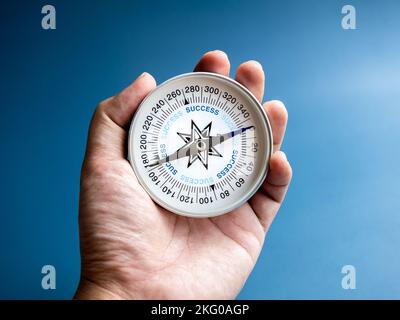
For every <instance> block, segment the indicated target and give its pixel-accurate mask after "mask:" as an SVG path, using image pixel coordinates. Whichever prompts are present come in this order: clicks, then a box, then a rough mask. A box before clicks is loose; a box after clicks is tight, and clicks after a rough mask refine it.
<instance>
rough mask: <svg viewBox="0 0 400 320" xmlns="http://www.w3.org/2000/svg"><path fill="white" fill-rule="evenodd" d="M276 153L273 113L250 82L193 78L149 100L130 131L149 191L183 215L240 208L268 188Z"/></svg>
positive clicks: (173, 82)
mask: <svg viewBox="0 0 400 320" xmlns="http://www.w3.org/2000/svg"><path fill="white" fill-rule="evenodd" d="M271 152H272V134H271V128H270V125H269V122H268V119H267V116H266V114H265V112H264V110H263V108H262V106H261V105H260V104H259V102H258V101H257V100H256V98H254V96H253V95H252V94H251V93H250V92H249V91H248V90H247V89H246V88H244V87H243V86H242V85H240V84H239V83H237V82H235V81H234V80H232V79H229V78H227V77H224V76H220V75H217V74H213V73H205V72H196V73H188V74H184V75H181V76H178V77H175V78H172V79H170V80H168V81H167V82H165V83H163V84H162V85H160V86H158V87H157V88H156V89H155V90H154V91H153V92H152V93H151V94H150V95H149V96H147V97H146V99H145V100H144V101H143V102H142V103H141V105H140V107H139V109H138V111H137V112H136V115H135V117H134V119H133V121H132V124H131V129H130V133H129V159H130V161H131V163H132V167H133V169H134V171H135V173H136V175H137V177H138V179H139V181H140V183H141V184H142V186H143V187H144V188H145V189H146V191H147V192H148V193H149V194H150V196H151V197H152V198H153V199H154V201H156V202H157V203H158V204H159V205H161V206H163V207H164V208H166V209H168V210H170V211H172V212H175V213H177V214H181V215H186V216H191V217H210V216H216V215H220V214H223V213H227V212H229V211H232V210H233V209H235V208H237V207H239V206H240V205H241V204H243V203H244V202H246V201H247V200H248V199H249V198H250V197H251V196H252V195H253V194H254V193H255V192H256V191H257V189H258V188H259V187H260V185H261V183H262V182H263V180H264V178H265V176H266V173H267V167H268V160H269V158H270V156H271Z"/></svg>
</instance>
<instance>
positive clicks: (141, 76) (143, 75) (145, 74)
mask: <svg viewBox="0 0 400 320" xmlns="http://www.w3.org/2000/svg"><path fill="white" fill-rule="evenodd" d="M147 75H148V73H147V72H143V73H142V74H141V75H140V76H139V77H137V79H140V78H143V77H145V76H147Z"/></svg>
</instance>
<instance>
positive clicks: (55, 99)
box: [0, 0, 400, 299]
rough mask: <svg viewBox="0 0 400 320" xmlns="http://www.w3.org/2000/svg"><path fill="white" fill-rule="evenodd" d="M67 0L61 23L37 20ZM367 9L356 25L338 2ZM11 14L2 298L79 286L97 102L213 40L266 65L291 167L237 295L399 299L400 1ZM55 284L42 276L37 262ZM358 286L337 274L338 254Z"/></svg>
mask: <svg viewBox="0 0 400 320" xmlns="http://www.w3.org/2000/svg"><path fill="white" fill-rule="evenodd" d="M47 3H51V4H53V5H55V6H56V9H57V30H55V31H45V30H42V29H41V18H42V15H41V7H42V6H43V5H45V4H47ZM345 4H352V5H354V6H355V7H356V9H357V30H347V31H346V30H343V29H342V28H341V18H342V14H341V8H342V6H343V5H345ZM0 15H1V20H0V21H1V28H0V37H1V38H0V39H1V60H0V67H1V68H0V70H1V86H0V90H1V102H0V104H1V126H0V137H1V149H2V152H1V155H2V156H1V158H0V164H1V168H2V170H1V192H0V194H1V211H0V212H1V219H0V298H3V299H9V298H23V299H30V298H35V299H36V298H37V299H55V298H67V299H68V298H70V297H71V296H72V295H73V293H74V290H75V288H76V285H77V282H78V278H79V259H80V258H79V239H78V224H77V215H78V210H77V208H78V192H79V173H80V172H79V171H80V165H81V161H82V158H83V154H84V149H85V143H86V141H85V140H86V134H87V128H88V124H89V121H90V118H91V115H92V112H93V110H94V108H95V106H96V104H97V103H98V102H99V101H101V100H102V99H104V98H106V97H108V96H110V95H113V94H115V93H116V92H118V91H119V90H120V89H122V88H124V87H125V86H126V85H127V84H129V83H130V81H132V80H133V79H134V78H135V77H136V76H137V75H139V74H140V73H141V72H142V71H148V72H150V73H152V74H153V75H154V76H155V77H156V78H157V80H158V81H159V82H162V81H164V80H166V79H168V78H170V77H172V76H175V75H177V74H180V73H184V72H188V71H190V70H191V69H192V68H193V66H194V64H195V63H196V61H197V60H198V59H199V57H200V56H201V55H202V54H203V53H204V52H205V51H207V50H212V49H222V50H224V51H226V52H227V53H228V55H229V57H230V59H231V62H232V66H233V67H234V68H235V67H236V66H237V65H238V64H239V63H240V62H242V61H244V60H247V59H256V60H258V61H260V62H261V63H262V64H263V65H264V69H265V71H266V74H267V83H266V98H267V99H281V100H283V101H284V102H285V103H286V105H287V108H288V110H289V126H288V130H287V135H286V140H285V143H284V146H283V149H284V150H285V151H286V153H287V154H288V157H289V160H290V162H291V164H292V166H293V169H294V178H293V182H292V185H291V188H290V191H289V193H288V195H287V199H286V202H285V204H284V205H283V207H282V209H281V211H280V214H279V216H278V217H277V219H276V221H275V223H274V224H273V226H272V228H271V230H270V232H269V234H268V238H267V240H266V244H265V248H264V250H263V252H262V255H261V256H260V259H259V261H258V263H257V265H256V267H255V270H254V272H253V273H252V275H251V276H250V278H249V280H248V282H247V283H246V285H245V287H244V289H243V291H242V292H241V294H240V295H239V298H243V299H247V298H254V299H269V298H273V299H282V298H290V299H294V298H304V299H308V298H317V299H322V298H335V299H336V298H344V299H359V298H400V252H399V244H400V232H399V228H400V200H399V198H400V187H399V177H400V169H399V164H400V148H399V143H400V129H399V127H400V105H399V100H400V41H399V39H400V38H399V31H400V2H399V1H396V0H393V1H378V0H375V1H372V0H371V1H367V0H363V1H356V0H352V1H334V0H331V1H318V0H315V1H311V0H309V1H220V2H218V1H180V2H178V1H160V2H155V1H140V2H139V1H51V2H47V1H7V3H5V2H3V3H2V4H1V7H0ZM44 264H52V265H54V266H55V267H56V268H57V289H56V290H54V291H45V290H42V289H41V278H42V274H41V267H42V266H43V265H44ZM345 264H352V265H354V266H355V267H356V269H357V289H356V290H347V291H346V290H343V289H342V288H341V278H342V276H343V275H342V274H341V267H342V266H343V265H345Z"/></svg>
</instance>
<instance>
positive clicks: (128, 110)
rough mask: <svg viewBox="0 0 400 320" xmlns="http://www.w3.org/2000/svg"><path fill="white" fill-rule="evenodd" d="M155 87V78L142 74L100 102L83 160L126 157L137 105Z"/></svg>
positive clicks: (91, 126)
mask: <svg viewBox="0 0 400 320" xmlns="http://www.w3.org/2000/svg"><path fill="white" fill-rule="evenodd" d="M155 86H156V82H155V80H154V78H153V77H152V76H151V75H150V74H148V73H143V74H142V75H141V76H139V77H138V78H137V79H136V80H135V81H134V82H133V83H132V84H131V85H129V86H128V87H127V88H125V89H124V90H123V91H121V92H120V93H119V94H117V95H116V96H115V97H112V98H109V99H107V100H105V101H103V102H101V103H100V105H99V106H98V107H97V109H96V111H95V113H94V115H93V119H92V122H91V124H90V129H89V136H88V142H87V148H86V159H88V158H93V157H102V158H107V159H117V158H119V159H121V158H123V157H124V156H125V146H126V136H127V129H128V127H129V123H130V121H131V119H132V117H133V114H134V112H135V111H136V109H137V107H138V106H139V104H140V103H141V102H142V100H143V99H144V98H145V97H146V95H147V94H149V92H150V91H151V90H153V89H154V88H155Z"/></svg>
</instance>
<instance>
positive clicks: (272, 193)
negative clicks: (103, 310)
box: [76, 51, 291, 299]
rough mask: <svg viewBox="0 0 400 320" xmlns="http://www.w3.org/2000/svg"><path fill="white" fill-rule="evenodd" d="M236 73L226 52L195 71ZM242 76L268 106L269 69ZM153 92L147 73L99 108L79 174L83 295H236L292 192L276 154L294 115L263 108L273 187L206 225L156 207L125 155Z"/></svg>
mask: <svg viewBox="0 0 400 320" xmlns="http://www.w3.org/2000/svg"><path fill="white" fill-rule="evenodd" d="M229 69H230V64H229V60H228V58H227V56H226V55H225V54H224V53H223V52H221V51H212V52H208V53H207V54H205V55H204V56H203V57H202V58H201V60H200V61H199V63H198V64H197V66H196V68H195V71H208V72H215V73H219V74H223V75H226V76H228V75H229ZM235 79H236V80H237V81H238V82H240V83H242V84H243V85H245V86H246V87H247V88H248V89H249V90H250V91H252V93H253V94H254V95H255V96H256V97H257V98H258V99H259V100H260V101H261V100H262V97H263V92H264V72H263V70H262V68H261V66H260V65H259V64H258V63H257V62H255V61H248V62H246V63H243V64H241V65H240V66H239V68H238V69H237V72H236V77H235ZM155 86H156V84H155V80H154V79H153V78H152V77H151V76H150V75H149V74H147V73H144V74H143V75H141V76H140V77H139V78H138V79H136V81H135V82H133V83H132V84H131V85H130V86H129V87H127V88H126V89H125V90H123V91H122V92H121V93H119V94H118V95H116V96H115V97H112V98H109V99H107V100H105V101H103V102H102V103H100V105H99V107H98V108H97V110H96V112H95V114H94V116H93V120H92V123H91V127H90V132H89V138H88V146H87V151H86V156H85V160H84V163H83V166H82V176H81V193H80V210H79V224H80V242H81V255H82V273H81V281H80V285H79V288H78V290H77V293H76V298H88V299H96V298H105V299H114V298H115V299H140V298H142V299H143V298H144V299H231V298H234V297H235V296H236V295H237V294H238V293H239V291H240V289H241V288H242V286H243V284H244V283H245V281H246V279H247V277H248V276H249V274H250V272H251V270H252V268H253V267H254V264H255V262H256V260H257V258H258V255H259V253H260V251H261V248H262V245H263V242H264V237H265V233H266V231H267V230H268V228H269V226H270V224H271V223H272V220H273V219H274V217H275V215H276V213H277V211H278V209H279V207H280V204H281V202H282V201H283V198H284V195H285V193H286V190H287V187H288V184H289V182H290V179H291V168H290V165H289V163H288V162H287V160H286V156H285V155H284V153H283V152H280V151H279V148H280V144H281V142H282V139H283V136H284V132H285V127H286V122H287V112H286V109H285V107H284V106H283V104H282V103H281V102H278V101H270V102H267V103H265V104H264V107H265V108H266V112H267V114H268V116H269V118H270V121H271V126H272V131H273V135H274V137H273V138H274V154H273V156H272V158H271V162H270V170H269V173H268V176H267V178H266V181H265V182H264V184H263V186H262V187H261V188H260V190H259V191H258V192H257V193H256V194H255V195H254V196H253V197H252V198H251V199H250V201H249V202H248V203H245V204H244V205H242V206H241V207H240V208H238V209H236V210H234V211H232V212H230V213H228V214H225V215H223V216H218V217H213V218H207V219H205V218H187V217H183V216H178V215H176V214H173V213H171V212H169V211H167V210H165V209H163V208H161V207H160V206H158V205H157V204H155V203H154V202H153V201H152V199H151V198H150V197H149V195H148V194H147V193H146V192H145V191H144V189H143V188H142V187H141V185H140V184H139V182H138V180H137V178H136V176H135V174H134V172H133V170H132V168H131V166H130V164H129V162H128V161H127V160H126V157H125V155H126V145H127V129H128V127H129V124H130V121H131V119H132V117H133V115H134V112H135V110H136V108H137V107H138V105H139V104H140V102H141V101H142V100H143V98H144V97H145V96H146V95H147V94H148V93H149V92H150V91H151V90H152V89H154V87H155Z"/></svg>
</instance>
